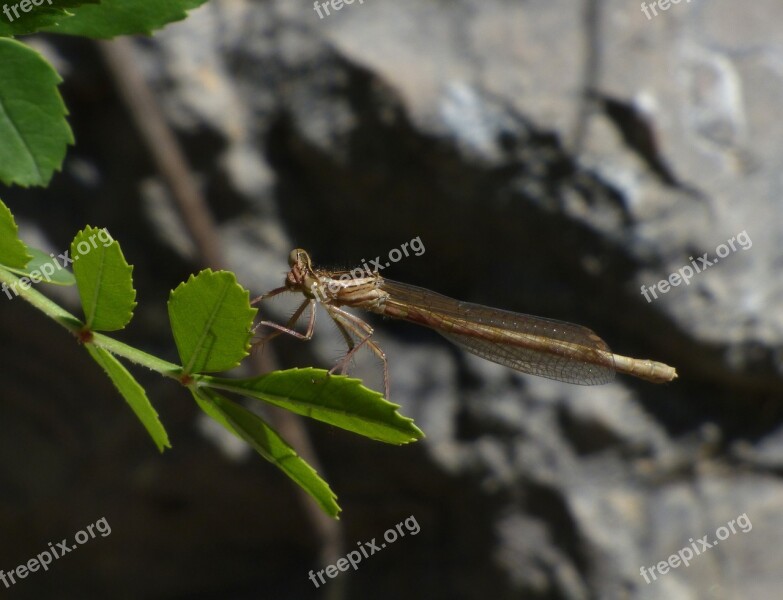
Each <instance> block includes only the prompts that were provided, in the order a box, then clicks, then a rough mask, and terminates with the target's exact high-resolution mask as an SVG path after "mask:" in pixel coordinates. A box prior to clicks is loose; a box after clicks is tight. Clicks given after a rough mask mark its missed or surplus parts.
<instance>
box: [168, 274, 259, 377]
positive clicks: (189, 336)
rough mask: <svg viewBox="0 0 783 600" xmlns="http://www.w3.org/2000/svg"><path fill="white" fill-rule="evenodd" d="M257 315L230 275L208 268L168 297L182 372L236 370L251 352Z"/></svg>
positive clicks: (241, 288)
mask: <svg viewBox="0 0 783 600" xmlns="http://www.w3.org/2000/svg"><path fill="white" fill-rule="evenodd" d="M256 312H258V311H257V310H256V309H254V308H251V307H250V292H248V291H247V290H246V289H245V288H243V287H242V286H241V285H239V284H238V283H237V278H236V276H235V275H234V274H233V273H231V272H228V271H218V272H216V273H213V272H212V271H211V270H210V269H205V270H204V271H201V272H200V273H199V274H198V275H196V276H194V275H191V276H190V278H189V279H188V280H187V282H185V283H181V284H180V285H179V286H178V287H177V289H175V290H174V291H173V292H171V296H170V297H169V320H170V322H171V330H172V332H173V333H174V341H175V342H176V344H177V350H179V356H180V359H181V360H182V365H183V366H184V372H185V373H186V374H189V373H214V372H216V371H227V370H229V369H233V368H234V367H236V366H237V365H238V364H239V362H240V361H241V360H242V359H243V358H245V357H246V356H247V354H248V350H249V349H250V337H251V335H252V334H251V331H250V328H251V326H252V324H253V317H255V315H256Z"/></svg>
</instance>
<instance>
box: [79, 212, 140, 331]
mask: <svg viewBox="0 0 783 600" xmlns="http://www.w3.org/2000/svg"><path fill="white" fill-rule="evenodd" d="M71 258H72V259H73V272H74V275H76V284H77V285H78V286H79V297H80V298H81V300H82V308H83V309H84V314H85V317H86V323H87V327H89V328H90V329H91V330H93V331H116V330H117V329H122V328H123V327H125V326H126V325H127V324H128V322H130V320H131V318H132V317H133V308H134V307H135V306H136V302H134V299H135V298H136V290H134V289H133V279H132V277H131V273H132V271H133V267H131V266H130V265H129V264H128V263H127V262H126V261H125V257H124V256H123V255H122V250H121V249H120V245H119V243H118V242H117V241H116V240H114V239H112V237H111V235H110V234H109V232H108V231H107V230H106V229H98V228H96V227H90V226H89V225H88V226H87V227H85V228H84V229H82V230H81V231H80V232H79V233H77V234H76V237H75V238H73V241H72V242H71Z"/></svg>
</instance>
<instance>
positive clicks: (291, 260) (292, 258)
mask: <svg viewBox="0 0 783 600" xmlns="http://www.w3.org/2000/svg"><path fill="white" fill-rule="evenodd" d="M303 252H304V250H302V249H301V248H295V249H294V250H291V254H289V255H288V266H289V267H293V266H294V265H296V264H298V263H299V255H300V254H301V253H303Z"/></svg>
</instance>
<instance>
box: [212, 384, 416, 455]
mask: <svg viewBox="0 0 783 600" xmlns="http://www.w3.org/2000/svg"><path fill="white" fill-rule="evenodd" d="M203 381H204V383H206V384H207V385H211V386H213V387H218V388H220V389H222V390H225V391H231V392H235V393H238V394H244V395H247V396H250V397H252V398H256V399H258V400H263V401H264V402H269V403H270V404H274V405H275V406H280V407H281V408H285V409H288V410H290V411H292V412H295V413H297V414H299V415H303V416H305V417H312V418H313V419H318V420H319V421H323V422H325V423H329V424H331V425H335V426H336V427H341V428H343V429H347V430H348V431H353V432H354V433H358V434H360V435H363V436H366V437H368V438H371V439H374V440H378V441H380V442H387V443H390V444H407V443H408V442H413V441H416V440H418V439H421V438H422V437H424V434H423V433H422V431H421V430H420V429H419V428H418V427H416V425H415V424H414V423H413V419H409V418H408V417H403V416H402V415H400V414H399V413H398V412H397V409H398V408H399V405H397V404H392V403H391V402H389V401H388V400H385V399H384V398H383V394H381V393H380V392H375V391H373V390H370V389H367V388H366V387H364V386H363V385H362V384H361V381H360V380H358V379H353V378H351V377H342V376H337V375H329V374H328V372H327V371H324V370H323V369H289V370H287V371H275V372H273V373H269V374H267V375H261V376H260V377H253V378H250V379H225V378H217V377H210V378H205V379H204V380H203Z"/></svg>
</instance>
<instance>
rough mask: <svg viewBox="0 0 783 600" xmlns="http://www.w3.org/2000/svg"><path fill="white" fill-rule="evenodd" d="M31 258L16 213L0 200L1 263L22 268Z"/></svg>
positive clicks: (14, 267)
mask: <svg viewBox="0 0 783 600" xmlns="http://www.w3.org/2000/svg"><path fill="white" fill-rule="evenodd" d="M0 127H2V126H0ZM1 143H2V142H0V144H1ZM30 259H32V256H31V255H30V254H29V252H28V251H27V246H25V245H24V243H23V242H22V240H20V239H19V227H18V226H17V225H16V221H15V220H14V215H13V214H11V210H10V209H9V208H8V207H7V206H6V205H5V203H4V202H3V201H2V200H0V264H2V265H5V266H6V267H10V268H11V269H22V268H24V266H25V265H26V264H27V263H28V262H30Z"/></svg>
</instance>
